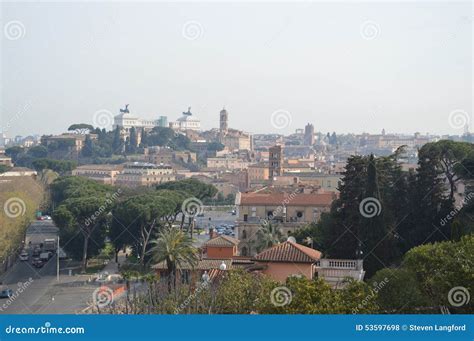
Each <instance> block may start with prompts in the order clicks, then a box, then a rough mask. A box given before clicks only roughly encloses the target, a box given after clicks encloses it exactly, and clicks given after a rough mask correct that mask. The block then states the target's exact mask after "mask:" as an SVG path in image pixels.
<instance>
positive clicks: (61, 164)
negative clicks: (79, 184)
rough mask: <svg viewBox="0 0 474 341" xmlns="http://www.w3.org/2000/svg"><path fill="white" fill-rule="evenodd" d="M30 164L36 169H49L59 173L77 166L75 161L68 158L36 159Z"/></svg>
mask: <svg viewBox="0 0 474 341" xmlns="http://www.w3.org/2000/svg"><path fill="white" fill-rule="evenodd" d="M32 166H33V168H34V169H35V170H37V171H43V170H45V169H51V170H53V171H55V172H57V173H59V174H65V173H67V172H70V171H72V170H73V169H74V168H76V167H77V162H75V161H68V160H53V159H36V160H34V161H33V162H32Z"/></svg>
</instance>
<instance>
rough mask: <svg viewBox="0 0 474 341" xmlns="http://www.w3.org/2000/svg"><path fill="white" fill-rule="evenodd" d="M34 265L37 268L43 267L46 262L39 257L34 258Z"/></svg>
mask: <svg viewBox="0 0 474 341" xmlns="http://www.w3.org/2000/svg"><path fill="white" fill-rule="evenodd" d="M33 266H34V267H35V268H42V267H43V266H44V262H43V261H42V260H41V259H39V258H35V259H34V260H33Z"/></svg>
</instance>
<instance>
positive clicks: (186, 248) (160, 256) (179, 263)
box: [149, 226, 199, 290]
mask: <svg viewBox="0 0 474 341" xmlns="http://www.w3.org/2000/svg"><path fill="white" fill-rule="evenodd" d="M150 243H151V244H153V245H154V246H153V247H152V248H151V249H150V251H149V252H150V253H152V254H153V260H154V261H155V262H157V263H160V262H163V261H165V262H166V266H167V276H168V288H169V290H171V285H172V283H173V287H176V273H177V270H178V269H180V268H183V266H186V265H188V266H191V267H192V268H194V266H195V265H196V264H197V262H198V260H199V257H198V250H197V249H196V248H195V247H194V246H193V240H192V238H190V237H189V236H187V235H186V233H185V232H184V231H182V230H181V229H179V228H178V227H174V226H171V227H166V228H164V229H163V230H161V231H160V233H159V234H158V238H157V239H155V240H152V241H151V242H150Z"/></svg>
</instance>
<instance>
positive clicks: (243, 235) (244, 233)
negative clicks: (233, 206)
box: [242, 230, 247, 239]
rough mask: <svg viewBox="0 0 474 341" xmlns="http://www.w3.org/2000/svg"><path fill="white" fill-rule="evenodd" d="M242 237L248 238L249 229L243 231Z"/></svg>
mask: <svg viewBox="0 0 474 341" xmlns="http://www.w3.org/2000/svg"><path fill="white" fill-rule="evenodd" d="M242 239H247V231H245V230H243V231H242Z"/></svg>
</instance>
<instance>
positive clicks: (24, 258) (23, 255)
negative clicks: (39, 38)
mask: <svg viewBox="0 0 474 341" xmlns="http://www.w3.org/2000/svg"><path fill="white" fill-rule="evenodd" d="M28 258H29V255H28V252H26V251H22V252H21V253H20V260H21V261H22V262H24V261H28Z"/></svg>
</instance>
